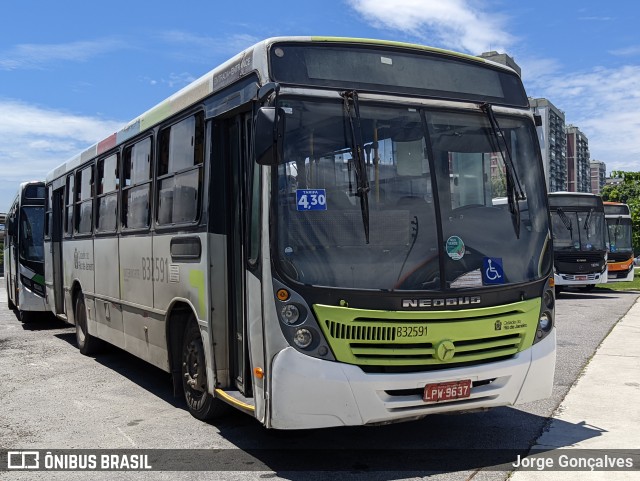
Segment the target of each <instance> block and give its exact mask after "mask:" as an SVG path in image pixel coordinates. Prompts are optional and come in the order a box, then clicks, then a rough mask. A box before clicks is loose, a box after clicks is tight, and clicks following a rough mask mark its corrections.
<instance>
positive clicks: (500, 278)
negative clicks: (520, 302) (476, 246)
mask: <svg viewBox="0 0 640 481" xmlns="http://www.w3.org/2000/svg"><path fill="white" fill-rule="evenodd" d="M482 283H483V284H485V285H487V284H504V270H503V269H502V258H501V257H485V258H484V259H482Z"/></svg>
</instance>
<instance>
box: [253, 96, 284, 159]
mask: <svg viewBox="0 0 640 481" xmlns="http://www.w3.org/2000/svg"><path fill="white" fill-rule="evenodd" d="M283 138H284V111H283V110H282V109H281V108H279V107H260V108H259V109H258V111H257V112H256V117H255V134H254V152H255V156H256V162H257V163H258V164H259V165H271V166H275V165H278V163H279V162H280V159H282V157H283V154H282V143H283Z"/></svg>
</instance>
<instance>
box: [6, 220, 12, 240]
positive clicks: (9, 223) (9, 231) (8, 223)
mask: <svg viewBox="0 0 640 481" xmlns="http://www.w3.org/2000/svg"><path fill="white" fill-rule="evenodd" d="M5 234H6V235H8V236H12V235H13V219H11V218H10V217H7V221H6V224H5Z"/></svg>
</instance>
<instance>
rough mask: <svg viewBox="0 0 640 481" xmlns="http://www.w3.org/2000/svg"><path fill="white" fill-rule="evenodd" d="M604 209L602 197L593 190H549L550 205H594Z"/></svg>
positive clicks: (552, 206)
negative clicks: (592, 191)
mask: <svg viewBox="0 0 640 481" xmlns="http://www.w3.org/2000/svg"><path fill="white" fill-rule="evenodd" d="M593 206H596V207H597V208H598V210H599V211H600V210H601V211H604V205H603V202H602V197H600V196H599V195H596V194H592V193H591V192H549V207H550V208H554V207H562V208H565V207H593Z"/></svg>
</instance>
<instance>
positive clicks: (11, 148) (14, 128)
mask: <svg viewBox="0 0 640 481" xmlns="http://www.w3.org/2000/svg"><path fill="white" fill-rule="evenodd" d="M123 125H124V122H119V121H112V120H105V119H100V118H93V117H88V116H78V115H73V114H70V113H66V112H60V111H56V110H51V109H45V108H41V107H38V106H34V105H29V104H26V103H24V102H19V101H16V100H11V99H0V169H1V171H2V182H1V185H0V211H5V210H6V208H7V204H8V203H9V202H10V199H11V196H13V195H14V194H15V189H17V186H18V184H19V183H20V182H23V181H26V180H33V179H44V177H45V175H46V174H47V172H49V171H50V170H51V169H53V168H55V167H56V166H58V165H60V164H61V163H62V162H64V161H66V160H68V159H69V158H71V157H73V156H74V155H76V154H78V153H79V152H80V151H82V150H84V149H85V148H87V147H89V146H90V145H93V144H95V143H96V142H97V141H99V140H102V139H103V138H105V137H107V136H108V135H110V134H112V133H113V132H115V131H117V130H118V129H120V128H121V127H122V126H123Z"/></svg>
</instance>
